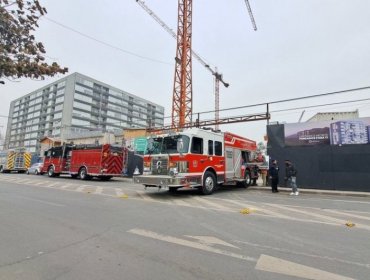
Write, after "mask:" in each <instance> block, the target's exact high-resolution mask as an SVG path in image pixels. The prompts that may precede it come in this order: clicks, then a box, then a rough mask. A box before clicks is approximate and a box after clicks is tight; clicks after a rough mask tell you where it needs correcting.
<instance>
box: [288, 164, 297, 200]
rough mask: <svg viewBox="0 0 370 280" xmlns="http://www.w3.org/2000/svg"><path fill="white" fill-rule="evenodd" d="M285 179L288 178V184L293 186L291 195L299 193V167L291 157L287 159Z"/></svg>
mask: <svg viewBox="0 0 370 280" xmlns="http://www.w3.org/2000/svg"><path fill="white" fill-rule="evenodd" d="M285 179H286V180H287V182H288V185H289V186H290V187H291V188H292V192H291V193H290V195H298V194H299V192H298V187H297V169H296V168H295V167H294V165H293V164H292V162H291V161H290V160H289V159H286V160H285Z"/></svg>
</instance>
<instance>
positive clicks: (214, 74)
mask: <svg viewBox="0 0 370 280" xmlns="http://www.w3.org/2000/svg"><path fill="white" fill-rule="evenodd" d="M136 3H138V4H139V5H140V6H141V7H142V8H143V9H144V10H145V11H146V12H147V13H148V14H149V15H150V16H151V17H152V18H153V19H154V20H155V21H156V22H158V23H159V25H160V26H162V27H163V28H164V29H165V30H166V31H167V33H168V34H170V35H171V36H172V37H173V38H175V39H176V38H177V35H176V33H175V31H173V29H172V28H170V27H169V26H168V25H167V24H166V23H165V22H164V21H163V20H162V19H161V18H160V17H158V16H157V15H156V14H155V13H154V12H153V10H151V9H150V8H149V7H148V6H147V5H146V4H145V2H144V1H143V0H136ZM191 54H192V55H193V57H195V58H196V59H197V60H198V61H199V62H200V64H202V65H203V66H204V67H206V69H208V71H210V72H211V73H212V75H213V76H215V77H216V79H218V80H219V81H220V82H221V83H222V84H223V85H224V86H225V87H229V85H230V84H229V83H226V82H225V81H224V80H223V79H222V75H221V74H220V73H218V72H217V71H216V69H212V68H211V67H210V66H209V64H208V63H207V62H205V61H204V59H202V58H201V57H200V56H199V55H198V54H197V53H196V52H195V51H193V50H191Z"/></svg>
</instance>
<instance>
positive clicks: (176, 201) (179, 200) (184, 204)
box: [173, 199, 194, 207]
mask: <svg viewBox="0 0 370 280" xmlns="http://www.w3.org/2000/svg"><path fill="white" fill-rule="evenodd" d="M173 203H174V204H176V205H179V206H186V207H194V205H192V204H190V203H188V202H186V201H184V200H183V199H173Z"/></svg>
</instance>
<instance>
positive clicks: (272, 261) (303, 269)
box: [255, 255, 353, 280]
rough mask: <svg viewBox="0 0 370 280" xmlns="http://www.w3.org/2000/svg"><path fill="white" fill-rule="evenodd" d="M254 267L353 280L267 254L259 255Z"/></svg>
mask: <svg viewBox="0 0 370 280" xmlns="http://www.w3.org/2000/svg"><path fill="white" fill-rule="evenodd" d="M255 269H257V270H262V271H268V272H274V273H279V274H283V275H288V276H295V277H300V278H304V279H311V280H353V278H349V277H345V276H341V275H338V274H334V273H331V272H327V271H324V270H321V269H316V268H313V267H309V266H306V265H302V264H298V263H294V262H290V261H286V260H283V259H279V258H274V257H271V256H267V255H261V256H260V258H259V259H258V262H257V264H256V266H255Z"/></svg>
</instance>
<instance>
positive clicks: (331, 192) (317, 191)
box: [248, 182, 370, 197]
mask: <svg viewBox="0 0 370 280" xmlns="http://www.w3.org/2000/svg"><path fill="white" fill-rule="evenodd" d="M257 183H258V185H259V186H250V187H248V189H251V190H264V191H269V192H271V187H262V186H261V185H262V182H257ZM278 189H279V192H287V193H290V192H291V191H292V189H291V188H284V187H278ZM298 190H299V192H300V193H301V194H304V193H309V194H314V193H315V194H326V195H343V196H356V197H370V192H353V191H334V190H322V189H302V188H299V186H298Z"/></svg>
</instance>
